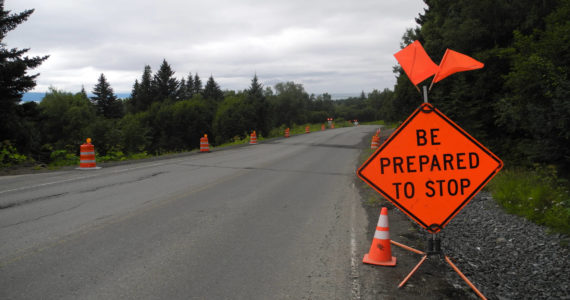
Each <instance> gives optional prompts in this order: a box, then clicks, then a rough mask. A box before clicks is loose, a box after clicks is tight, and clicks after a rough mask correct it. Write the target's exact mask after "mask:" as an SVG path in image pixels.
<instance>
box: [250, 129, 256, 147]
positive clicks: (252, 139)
mask: <svg viewBox="0 0 570 300" xmlns="http://www.w3.org/2000/svg"><path fill="white" fill-rule="evenodd" d="M249 143H250V144H251V145H255V144H257V134H255V130H254V131H253V132H252V133H251V135H250V136H249Z"/></svg>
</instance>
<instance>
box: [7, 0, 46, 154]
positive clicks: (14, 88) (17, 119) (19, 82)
mask: <svg viewBox="0 0 570 300" xmlns="http://www.w3.org/2000/svg"><path fill="white" fill-rule="evenodd" d="M33 12H34V10H33V9H29V10H26V11H24V12H21V13H17V14H10V11H6V10H4V1H0V120H2V121H1V122H0V141H4V140H12V141H15V142H16V147H18V148H19V149H22V148H24V145H23V144H25V141H21V142H20V141H19V140H20V139H21V138H22V135H21V134H20V131H21V128H22V126H23V125H22V124H21V122H22V118H23V116H21V115H20V113H19V112H20V111H21V110H20V109H18V104H19V103H20V101H21V100H22V95H23V94H24V93H25V92H27V91H29V90H31V89H33V88H34V87H35V86H36V78H37V77H38V76H39V74H35V75H28V74H27V71H28V69H33V68H36V67H38V66H39V65H41V64H42V62H44V61H45V60H46V59H47V58H48V56H47V55H46V56H42V57H40V56H36V57H28V56H24V57H23V55H24V54H25V53H26V52H28V51H29V50H30V49H21V50H19V49H16V48H12V49H8V48H6V45H5V44H4V43H3V42H2V41H3V40H4V37H6V34H7V33H8V32H9V31H11V30H13V29H15V28H16V27H17V26H18V25H19V24H21V23H22V22H24V21H26V20H27V19H28V17H29V16H30V15H31V14H32V13H33Z"/></svg>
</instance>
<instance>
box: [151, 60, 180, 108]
mask: <svg viewBox="0 0 570 300" xmlns="http://www.w3.org/2000/svg"><path fill="white" fill-rule="evenodd" d="M152 85H153V90H154V99H155V101H164V100H166V99H172V100H175V99H176V98H177V97H176V96H177V95H178V87H179V85H180V83H179V82H178V80H177V79H176V78H175V77H174V71H173V70H172V68H171V67H170V65H169V64H168V63H167V62H166V59H165V60H163V61H162V65H160V69H159V70H158V72H156V74H155V75H154V79H153V81H152Z"/></svg>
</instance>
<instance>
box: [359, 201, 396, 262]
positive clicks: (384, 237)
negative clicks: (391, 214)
mask: <svg viewBox="0 0 570 300" xmlns="http://www.w3.org/2000/svg"><path fill="white" fill-rule="evenodd" d="M362 262H364V263H367V264H373V265H379V266H389V267H393V266H395V265H396V258H395V257H394V256H392V248H391V247H390V228H389V226H388V209H387V208H386V207H382V211H381V212H380V219H378V225H376V232H375V233H374V239H373V240H372V245H371V246H370V251H369V252H368V254H365V255H364V258H363V259H362Z"/></svg>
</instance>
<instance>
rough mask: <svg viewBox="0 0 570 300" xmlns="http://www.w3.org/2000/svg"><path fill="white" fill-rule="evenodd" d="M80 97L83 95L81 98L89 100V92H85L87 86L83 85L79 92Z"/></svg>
mask: <svg viewBox="0 0 570 300" xmlns="http://www.w3.org/2000/svg"><path fill="white" fill-rule="evenodd" d="M79 95H81V97H83V98H84V99H89V97H88V96H87V92H86V91H85V86H83V85H81V91H79Z"/></svg>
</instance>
